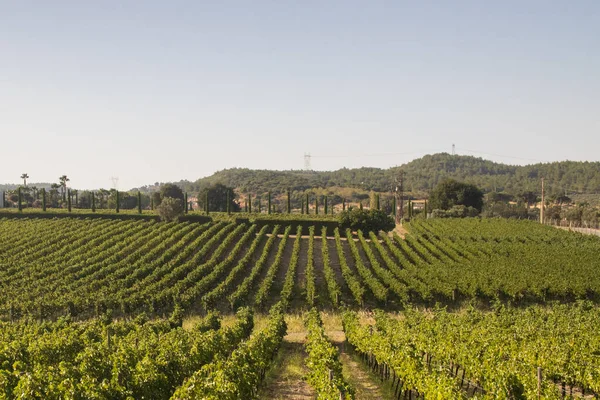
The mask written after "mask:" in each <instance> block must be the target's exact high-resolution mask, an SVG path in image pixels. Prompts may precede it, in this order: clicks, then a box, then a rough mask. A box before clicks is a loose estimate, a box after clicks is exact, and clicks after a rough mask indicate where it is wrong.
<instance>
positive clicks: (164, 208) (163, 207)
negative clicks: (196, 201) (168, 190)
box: [156, 197, 183, 222]
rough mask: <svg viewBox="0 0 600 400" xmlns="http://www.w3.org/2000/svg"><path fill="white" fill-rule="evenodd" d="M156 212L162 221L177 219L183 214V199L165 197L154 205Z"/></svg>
mask: <svg viewBox="0 0 600 400" xmlns="http://www.w3.org/2000/svg"><path fill="white" fill-rule="evenodd" d="M156 212H157V213H158V215H159V216H160V218H161V219H162V220H163V221H167V222H169V221H177V220H178V219H179V217H181V216H182V215H183V201H182V200H181V199H174V198H172V197H165V198H163V199H162V201H161V202H160V204H159V205H158V207H156Z"/></svg>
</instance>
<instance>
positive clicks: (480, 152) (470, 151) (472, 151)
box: [457, 148, 546, 163]
mask: <svg viewBox="0 0 600 400" xmlns="http://www.w3.org/2000/svg"><path fill="white" fill-rule="evenodd" d="M457 150H460V151H466V152H467V153H475V154H482V155H486V156H492V157H502V158H512V159H515V160H525V161H535V162H540V163H543V162H546V161H545V160H539V159H536V158H527V157H515V156H504V155H501V154H494V153H485V152H482V151H476V150H468V149H462V148H458V149H457Z"/></svg>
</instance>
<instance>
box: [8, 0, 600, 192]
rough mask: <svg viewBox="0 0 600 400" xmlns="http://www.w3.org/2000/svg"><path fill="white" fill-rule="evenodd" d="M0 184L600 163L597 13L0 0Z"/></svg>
mask: <svg viewBox="0 0 600 400" xmlns="http://www.w3.org/2000/svg"><path fill="white" fill-rule="evenodd" d="M0 33H1V35H0V51H1V52H2V54H3V61H2V63H0V134H1V135H2V139H3V143H4V146H3V149H4V151H2V152H1V153H0V154H1V157H2V161H3V168H2V169H1V170H0V183H19V181H20V180H19V176H20V175H21V174H22V173H24V172H27V173H28V174H29V176H30V180H31V181H32V182H55V181H57V180H58V177H59V176H61V175H64V174H66V175H68V176H69V178H70V179H71V182H70V183H71V184H72V185H73V187H78V188H82V189H86V188H100V187H104V188H110V187H112V185H113V184H112V181H111V179H110V178H111V177H113V176H116V177H119V189H129V188H133V187H139V186H143V185H148V184H152V183H154V182H168V181H179V180H182V179H187V180H190V181H194V180H196V179H198V178H201V177H204V176H210V175H211V174H212V173H214V172H215V171H218V170H223V169H227V168H234V167H240V168H252V169H278V170H289V169H296V170H299V169H302V168H303V167H304V153H310V154H311V155H312V158H311V165H312V168H313V169H314V170H336V169H339V168H343V167H348V168H360V167H361V166H372V167H379V168H389V167H392V166H395V165H401V164H404V163H406V162H408V161H409V160H412V159H415V158H419V157H421V156H423V155H425V154H430V153H438V152H446V153H450V152H451V150H452V144H455V145H456V152H457V154H462V155H473V156H476V157H482V158H484V159H489V160H492V161H496V162H504V163H509V164H512V165H524V164H532V163H536V162H551V161H563V160H572V161H579V160H581V161H598V160H600V155H599V153H598V148H600V112H598V110H600V96H598V93H600V75H599V74H598V71H599V70H600V53H599V52H598V51H597V49H600V3H599V2H597V1H592V0H588V1H580V2H576V3H563V2H555V1H552V2H545V1H533V0H532V1H529V2H525V3H524V2H517V1H507V2H502V3H489V2H485V3H481V2H476V1H465V2H461V3H459V4H455V3H452V4H443V3H437V4H436V3H435V2H420V3H410V2H392V3H389V2H382V1H376V2H369V3H368V5H365V3H363V2H357V1H345V2H341V1H332V2H327V3H322V2H310V1H309V2H303V3H302V4H301V5H299V4H284V3H280V2H272V1H257V2H252V3H245V2H234V1H229V2H228V1H226V2H218V3H198V2H190V1H175V2H169V3H163V2H155V1H149V2H144V3H143V5H140V3H125V4H124V3H121V2H116V1H106V2H101V3H90V2H76V1H56V2H48V3H43V2H42V3H37V2H36V3H34V2H28V1H24V2H2V12H1V13H0Z"/></svg>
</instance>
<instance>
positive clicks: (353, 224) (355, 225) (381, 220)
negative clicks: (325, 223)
mask: <svg viewBox="0 0 600 400" xmlns="http://www.w3.org/2000/svg"><path fill="white" fill-rule="evenodd" d="M338 221H339V223H340V226H341V227H342V228H343V229H347V228H350V229H352V230H353V231H358V230H361V231H363V232H370V231H373V232H379V231H385V232H389V231H391V230H392V229H394V228H395V227H396V223H395V222H394V219H393V218H392V217H391V216H389V215H387V214H386V213H385V212H384V211H381V210H376V209H370V210H361V209H360V208H353V209H352V210H348V211H342V213H341V214H339V215H338Z"/></svg>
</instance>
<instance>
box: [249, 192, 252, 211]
mask: <svg viewBox="0 0 600 400" xmlns="http://www.w3.org/2000/svg"><path fill="white" fill-rule="evenodd" d="M248 212H249V213H251V212H252V196H251V195H248Z"/></svg>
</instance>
